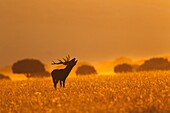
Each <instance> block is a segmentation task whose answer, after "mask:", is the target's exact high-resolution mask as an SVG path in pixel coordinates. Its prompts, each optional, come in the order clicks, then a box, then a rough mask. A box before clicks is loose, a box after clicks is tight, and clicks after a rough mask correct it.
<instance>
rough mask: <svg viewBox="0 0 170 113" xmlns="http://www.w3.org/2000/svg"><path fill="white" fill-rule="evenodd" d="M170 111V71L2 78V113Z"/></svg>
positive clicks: (145, 112) (0, 95) (0, 99)
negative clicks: (62, 80)
mask: <svg viewBox="0 0 170 113" xmlns="http://www.w3.org/2000/svg"><path fill="white" fill-rule="evenodd" d="M67 112H71V113H170V72H167V71H160V72H159V71H158V72H140V73H127V74H117V75H110V76H109V75H107V76H104V75H103V76H102V75H100V76H97V75H96V76H86V77H80V76H79V77H70V78H68V79H67V80H66V88H60V87H59V84H58V89H56V90H55V89H54V88H53V84H52V80H51V78H41V79H38V78H36V79H30V80H23V81H10V80H1V81H0V113H67Z"/></svg>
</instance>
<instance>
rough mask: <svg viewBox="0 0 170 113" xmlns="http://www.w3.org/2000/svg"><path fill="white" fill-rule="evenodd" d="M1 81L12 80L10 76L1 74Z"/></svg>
mask: <svg viewBox="0 0 170 113" xmlns="http://www.w3.org/2000/svg"><path fill="white" fill-rule="evenodd" d="M0 79H6V80H10V78H9V77H8V76H5V75H3V74H0Z"/></svg>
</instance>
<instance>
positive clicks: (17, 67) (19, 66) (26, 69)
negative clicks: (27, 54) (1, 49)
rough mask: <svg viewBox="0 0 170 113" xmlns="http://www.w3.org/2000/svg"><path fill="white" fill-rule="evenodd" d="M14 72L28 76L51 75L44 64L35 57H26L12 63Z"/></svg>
mask: <svg viewBox="0 0 170 113" xmlns="http://www.w3.org/2000/svg"><path fill="white" fill-rule="evenodd" d="M12 71H13V73H18V74H25V75H26V77H36V76H49V75H50V73H49V72H47V71H46V70H45V66H44V64H42V63H41V62H40V61H39V60H35V59H24V60H20V61H17V62H16V63H14V64H13V65H12Z"/></svg>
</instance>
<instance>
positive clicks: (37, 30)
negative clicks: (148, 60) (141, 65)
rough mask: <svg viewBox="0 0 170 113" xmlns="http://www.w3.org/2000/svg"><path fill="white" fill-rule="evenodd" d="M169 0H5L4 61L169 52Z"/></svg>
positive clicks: (1, 14) (0, 6)
mask: <svg viewBox="0 0 170 113" xmlns="http://www.w3.org/2000/svg"><path fill="white" fill-rule="evenodd" d="M169 45H170V1H169V0H128V1H127V0H64V1H63V0H48V1H47V0H40V1H39V0H0V58H1V59H0V66H2V65H7V64H11V63H13V62H15V61H17V60H19V59H23V58H38V59H41V60H44V61H46V62H48V61H49V62H51V60H55V59H57V58H61V57H64V56H66V55H67V54H70V55H71V56H75V57H77V59H80V60H87V61H88V60H90V61H97V60H106V59H111V58H115V57H118V56H132V57H146V56H156V55H168V54H170V46H169Z"/></svg>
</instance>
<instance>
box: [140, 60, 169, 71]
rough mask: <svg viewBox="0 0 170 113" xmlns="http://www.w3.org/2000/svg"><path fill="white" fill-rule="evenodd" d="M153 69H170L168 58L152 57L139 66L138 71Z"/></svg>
mask: <svg viewBox="0 0 170 113" xmlns="http://www.w3.org/2000/svg"><path fill="white" fill-rule="evenodd" d="M151 70H170V62H169V61H168V59H166V58H151V59H149V60H146V61H145V62H144V64H142V65H141V66H140V67H139V68H138V71H151Z"/></svg>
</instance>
